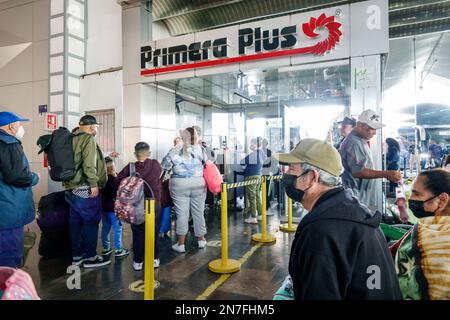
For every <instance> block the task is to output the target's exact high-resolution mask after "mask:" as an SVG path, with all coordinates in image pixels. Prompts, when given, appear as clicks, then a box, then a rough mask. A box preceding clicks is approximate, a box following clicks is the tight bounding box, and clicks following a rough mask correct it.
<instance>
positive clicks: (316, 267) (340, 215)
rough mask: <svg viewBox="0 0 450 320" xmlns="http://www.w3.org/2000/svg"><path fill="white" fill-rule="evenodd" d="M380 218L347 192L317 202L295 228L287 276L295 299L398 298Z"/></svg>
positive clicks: (330, 193)
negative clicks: (289, 277)
mask: <svg viewBox="0 0 450 320" xmlns="http://www.w3.org/2000/svg"><path fill="white" fill-rule="evenodd" d="M380 221H381V214H380V213H379V212H375V213H373V212H371V211H370V210H369V209H368V208H367V207H366V206H364V205H362V204H361V203H360V202H359V201H358V200H357V199H356V198H355V197H354V195H353V192H352V191H351V190H349V189H344V188H341V187H339V188H335V189H332V190H330V191H328V192H326V193H325V194H324V195H322V197H321V198H320V199H319V200H318V201H317V203H316V204H315V206H314V208H313V209H312V210H311V211H310V212H309V214H307V215H306V217H305V218H304V219H303V220H302V221H301V223H300V224H299V226H298V228H297V232H296V234H295V238H294V241H293V243H292V248H291V257H290V261H289V273H290V275H291V277H292V281H293V285H294V295H295V298H296V299H300V300H347V299H358V300H372V299H383V300H392V299H401V298H402V295H401V292H400V288H399V284H398V280H397V276H396V273H395V268H394V263H393V259H392V256H391V254H390V251H389V248H388V245H387V242H386V239H385V237H384V235H383V233H382V231H381V230H380V228H379V226H380Z"/></svg>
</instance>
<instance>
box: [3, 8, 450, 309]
mask: <svg viewBox="0 0 450 320" xmlns="http://www.w3.org/2000/svg"><path fill="white" fill-rule="evenodd" d="M349 2H350V1H334V2H333V4H329V1H320V0H317V1H305V0H285V1H273V0H248V1H217V0H207V1H200V2H199V3H197V2H193V1H182V0H153V1H113V0H84V1H82V0H65V1H55V0H0V108H1V111H3V109H5V110H6V111H12V112H15V113H17V114H20V115H21V116H23V117H25V118H29V119H31V120H32V121H31V122H30V123H28V124H25V125H24V126H25V130H26V135H25V138H24V140H23V146H24V150H25V153H26V155H27V157H28V159H29V162H30V165H31V168H32V169H33V171H35V172H37V173H39V175H40V179H41V182H40V184H39V185H38V186H37V187H35V188H33V195H34V201H35V203H36V207H37V204H38V202H39V200H40V198H41V197H42V196H45V195H47V194H48V193H51V192H55V191H59V190H62V189H61V185H60V184H59V183H56V182H54V181H52V180H51V179H50V178H49V176H48V169H47V168H46V166H45V163H44V159H43V156H42V155H38V151H39V149H38V147H37V146H36V140H37V137H39V136H40V135H43V134H45V133H48V130H47V127H46V126H47V123H46V113H52V114H56V119H57V124H58V126H65V127H67V128H69V129H70V130H71V129H73V128H74V127H76V126H77V123H78V119H79V118H80V116H82V115H84V114H92V115H94V116H96V117H97V119H99V120H100V122H102V124H103V125H102V126H101V127H100V131H99V134H98V136H97V142H98V144H99V145H100V147H101V148H102V150H103V151H104V152H105V153H111V152H114V151H115V152H118V153H119V154H120V156H119V157H118V158H117V159H116V167H117V168H118V170H121V169H122V168H123V167H124V166H125V165H126V164H127V163H128V162H130V161H133V159H134V154H133V148H134V145H135V144H136V143H137V142H139V141H146V142H148V143H149V145H150V146H151V152H152V158H154V159H156V160H158V161H161V160H162V158H163V157H164V156H165V155H166V154H167V152H168V151H169V149H170V148H171V147H172V146H173V140H174V138H175V137H176V136H178V135H179V134H180V130H182V129H184V128H186V127H190V126H198V127H200V128H201V138H202V140H203V141H205V142H206V144H207V145H208V147H210V148H212V149H213V150H214V151H215V153H216V155H217V165H218V167H219V170H220V171H221V174H223V177H224V181H226V182H228V183H233V182H241V181H243V177H242V167H241V165H240V164H239V162H240V161H241V160H242V159H243V157H244V156H245V155H246V154H248V153H249V150H250V149H249V148H250V141H251V139H253V138H256V137H263V138H265V139H267V141H268V148H269V149H270V150H271V151H272V152H288V151H289V150H291V149H292V148H293V147H294V146H295V145H297V143H298V142H299V141H300V140H301V139H305V138H316V139H320V140H324V141H328V142H329V143H331V144H335V143H337V142H338V141H339V139H340V121H342V120H343V118H344V117H345V116H352V117H355V118H357V117H358V115H359V114H360V113H361V112H362V111H363V110H365V109H368V108H371V109H374V110H376V111H377V112H379V113H380V114H381V117H382V121H383V123H385V124H386V127H385V128H383V130H382V131H378V132H377V135H376V137H375V138H374V139H373V141H372V150H373V156H374V160H375V164H376V167H377V168H379V169H381V168H383V167H384V166H385V159H384V156H383V155H384V154H385V143H384V141H385V139H386V138H388V137H391V138H395V139H397V140H398V141H399V142H400V145H401V147H402V150H401V164H400V169H401V170H402V175H403V177H404V179H405V180H406V179H408V178H410V177H414V176H415V175H417V172H418V170H427V169H428V168H429V167H430V166H432V163H431V162H430V159H429V156H428V143H429V140H430V139H434V140H436V141H438V143H439V144H440V145H441V146H442V148H443V149H444V150H448V152H450V98H449V95H448V88H450V59H449V55H448V52H449V50H450V33H449V32H448V30H450V22H449V21H450V1H428V0H422V1H415V0H409V1H374V3H375V4H376V5H380V3H381V7H382V8H384V7H386V12H384V13H383V12H381V15H382V16H384V15H385V16H386V17H389V21H388V24H387V23H386V26H384V25H383V26H382V29H383V28H384V29H383V30H381V31H380V32H381V34H382V36H384V37H385V38H384V40H383V41H384V42H385V44H384V42H383V43H382V44H380V46H379V48H378V47H377V44H376V43H375V44H373V43H372V44H371V43H370V42H371V39H367V38H364V37H365V35H364V31H361V34H362V36H361V35H358V36H356V34H357V33H356V32H355V33H354V34H355V35H350V34H351V33H350V30H353V29H351V28H353V27H354V26H353V25H358V24H359V23H362V24H364V25H365V21H363V22H361V21H356V20H354V21H352V19H351V18H350V11H351V10H350V9H349V8H350V4H349ZM351 2H352V4H351V5H352V6H353V5H354V6H355V8H356V6H358V5H361V6H364V5H366V4H365V2H361V1H351ZM369 2H370V3H371V2H372V1H369ZM370 3H369V4H370ZM70 5H73V7H71V8H72V9H71V10H72V11H70V12H69V13H67V10H68V8H69V7H70ZM366 6H368V5H366ZM337 7H339V8H341V7H342V8H344V11H343V12H344V15H345V14H348V16H349V17H346V19H348V20H347V23H348V24H347V25H345V26H344V27H343V28H344V29H345V31H347V32H348V33H347V34H344V36H343V37H344V38H343V39H344V40H342V41H343V42H342V44H341V47H339V45H337V49H335V50H336V52H337V56H336V57H335V56H333V52H331V53H327V54H325V55H321V56H319V57H315V56H313V57H308V58H305V59H304V60H301V59H300V60H298V63H292V61H293V60H291V58H290V57H287V58H280V60H277V61H275V62H273V61H271V60H263V61H259V62H247V63H242V64H239V63H237V64H234V65H229V66H223V67H214V68H211V70H213V71H211V72H208V71H205V70H208V69H207V68H205V69H203V70H200V69H199V70H189V71H180V72H176V73H168V74H161V75H152V76H148V77H146V76H142V75H141V71H142V70H141V68H140V64H141V60H140V59H141V57H140V52H141V46H142V45H143V44H146V43H153V42H154V44H153V45H156V46H157V45H158V41H161V43H164V44H166V45H167V46H170V45H175V44H177V42H176V41H181V40H177V39H188V38H189V37H190V36H191V35H192V37H193V38H195V37H194V36H193V35H194V34H200V35H201V34H202V32H206V33H207V32H210V33H211V34H213V35H223V34H224V31H221V30H222V29H221V28H233V27H234V26H236V25H237V24H247V23H251V24H255V25H257V24H259V25H262V26H263V27H264V23H265V22H267V21H268V20H269V19H280V20H279V21H282V19H283V18H285V16H295V15H296V14H299V15H308V14H309V13H310V12H313V14H316V12H319V13H320V12H321V11H323V10H329V11H327V12H333V13H334V12H335V11H336V9H335V8H337ZM74 8H75V9H74ZM362 8H363V9H364V10H363V11H361V12H365V10H366V7H362ZM345 10H348V11H345ZM361 10H362V9H361ZM355 12H356V9H355ZM66 14H68V16H67V17H69V18H70V17H75V19H74V21H75V22H76V23H77V28H75V29H76V30H79V29H80V28H81V29H82V30H81V31H75V33H76V32H79V34H78V35H73V34H72V35H71V33H70V30H68V29H67V30H66V29H65V27H64V26H65V24H64V22H62V21H60V20H58V19H59V18H61V17H64V16H65V15H66ZM302 17H303V16H302ZM273 23H278V22H270V23H269V26H268V27H267V28H270V27H271V26H272V25H273ZM351 24H353V25H352V26H350V25H351ZM382 24H383V23H382ZM227 30H232V29H227ZM229 32H231V31H229ZM208 35H209V34H208ZM225 35H226V33H225ZM178 36H180V37H184V38H175V37H178ZM228 36H230V37H231V36H232V35H230V34H228ZM366 37H367V36H366ZM59 38H61V39H59ZM66 38H67V39H66ZM59 40H61V41H63V42H61V43H59V42H58V41H59ZM182 41H188V40H182ZM62 43H64V44H62ZM353 44H354V46H352V45H353ZM347 46H348V49H345V48H347ZM384 48H386V49H387V50H386V52H384ZM339 50H341V51H339ZM345 50H348V52H347V51H346V52H343V51H345ZM358 50H360V52H358ZM364 50H368V51H367V52H366V51H364ZM370 50H372V51H370ZM352 52H356V53H355V54H354V55H353V53H352ZM63 59H64V60H63ZM282 59H286V60H283V61H284V62H283V61H282ZM62 61H65V62H64V63H63V62H62ZM280 61H281V62H280ZM144 69H145V68H144ZM362 71H364V72H366V77H364V79H363V78H360V79H358V75H357V73H358V72H362ZM44 106H45V111H44V109H41V107H44ZM415 148H416V149H415ZM414 149H415V152H419V157H418V158H417V163H415V162H414V161H412V160H411V159H412V158H413V157H412V152H413V151H414ZM416 164H418V165H416ZM265 174H266V175H267V176H271V175H279V174H280V171H279V167H278V163H276V161H273V162H272V163H271V166H270V168H267V169H266V171H265ZM267 186H268V188H269V191H270V192H269V196H268V198H267V201H268V205H267V208H268V210H267V231H268V232H269V233H272V234H274V235H275V237H276V241H275V242H273V243H270V244H262V243H257V242H254V241H252V235H253V234H255V233H259V232H262V226H261V223H259V224H256V225H253V224H244V217H243V207H244V203H245V202H244V201H243V197H244V188H237V189H234V190H229V192H228V193H229V194H228V247H229V256H230V258H232V259H236V260H239V261H240V262H241V269H240V271H238V272H236V273H233V274H232V275H230V276H226V277H224V276H221V275H218V274H216V273H213V272H211V271H210V270H209V269H208V263H209V262H211V261H212V260H214V259H218V258H220V255H221V240H222V237H221V210H220V209H221V202H220V194H219V195H216V197H215V199H214V204H213V205H211V206H209V207H208V208H207V209H206V210H205V219H206V223H207V229H208V233H207V235H206V239H207V241H208V244H207V246H206V249H205V250H200V249H197V246H196V241H197V240H196V239H195V236H194V234H193V232H192V227H191V231H190V233H189V234H188V236H187V242H186V253H185V254H179V253H176V252H174V251H173V250H171V246H172V244H173V243H174V242H175V241H176V240H175V239H176V233H175V228H174V226H175V217H173V221H172V227H171V230H170V231H169V233H168V234H167V235H164V236H161V239H160V243H159V248H160V260H161V265H160V267H159V268H158V269H155V279H156V282H157V287H156V289H155V297H156V299H161V300H163V299H169V300H187V299H217V300H219V299H272V297H273V294H274V293H275V292H276V290H277V289H278V288H279V286H280V285H281V283H282V282H283V280H284V278H285V277H286V275H287V274H288V262H289V254H290V245H291V242H292V240H293V238H294V235H295V234H294V233H285V232H282V231H280V230H279V227H280V224H283V223H286V222H287V214H288V212H287V208H288V200H287V197H286V196H285V193H284V190H283V188H282V186H281V184H280V183H279V181H276V180H272V181H270V182H269V183H268V184H267ZM374 192H375V193H376V197H377V200H378V204H379V210H380V211H382V212H384V213H387V212H389V207H390V205H391V204H392V202H393V199H390V198H388V197H387V195H388V193H389V190H388V182H386V181H383V182H382V181H381V180H380V181H379V184H378V185H377V190H375V191H374ZM394 200H395V199H394ZM305 214H306V211H305V210H304V209H303V208H302V207H301V205H300V204H298V203H294V205H293V222H294V223H295V224H298V223H299V222H300V221H301V218H302V217H303V216H304V215H305ZM27 228H28V230H29V231H30V232H31V233H34V234H35V235H36V239H34V240H32V241H31V242H32V243H33V245H32V246H31V247H30V249H29V251H27V255H26V256H27V258H26V261H25V266H24V270H25V271H27V272H28V273H29V274H30V275H31V277H32V278H33V280H34V282H35V285H36V288H37V290H38V293H39V294H40V296H41V298H42V299H71V300H72V299H74V300H83V299H142V298H143V291H142V281H140V280H142V279H143V272H136V271H134V270H133V268H132V258H131V255H130V256H129V257H126V258H124V259H118V258H116V259H114V258H113V259H114V260H113V262H112V265H111V266H109V267H106V268H102V269H98V270H83V271H82V279H83V280H82V289H83V290H69V289H68V288H67V277H68V274H67V266H68V265H69V264H70V257H58V258H54V259H45V258H43V257H41V256H40V255H39V253H38V245H39V240H40V230H39V227H38V226H37V224H36V222H34V223H32V224H31V225H29V226H27ZM157 236H159V235H157ZM123 237H124V245H125V247H128V248H130V247H131V241H132V237H131V229H130V228H129V226H125V227H124V235H123ZM98 245H99V250H101V241H99V244H98Z"/></svg>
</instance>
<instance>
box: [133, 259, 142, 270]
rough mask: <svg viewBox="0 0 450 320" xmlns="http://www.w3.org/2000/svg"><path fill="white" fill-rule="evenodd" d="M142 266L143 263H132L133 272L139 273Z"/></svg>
mask: <svg viewBox="0 0 450 320" xmlns="http://www.w3.org/2000/svg"><path fill="white" fill-rule="evenodd" d="M143 265H144V263H143V262H141V263H138V262H134V261H133V269H134V271H141V270H142V266H143Z"/></svg>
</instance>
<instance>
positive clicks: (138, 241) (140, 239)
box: [131, 207, 162, 263]
mask: <svg viewBox="0 0 450 320" xmlns="http://www.w3.org/2000/svg"><path fill="white" fill-rule="evenodd" d="M155 209H156V210H155V211H156V216H155V259H158V256H159V249H158V246H159V230H160V229H161V221H162V208H159V207H157V208H155ZM131 230H132V232H133V261H134V262H137V263H142V262H144V254H145V223H142V224H139V225H136V224H132V225H131Z"/></svg>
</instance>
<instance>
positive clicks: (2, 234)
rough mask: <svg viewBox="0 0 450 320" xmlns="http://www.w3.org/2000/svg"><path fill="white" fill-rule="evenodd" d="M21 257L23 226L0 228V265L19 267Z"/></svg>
mask: <svg viewBox="0 0 450 320" xmlns="http://www.w3.org/2000/svg"><path fill="white" fill-rule="evenodd" d="M22 257H23V227H20V228H14V229H5V230H0V266H1V267H11V268H19V267H20V266H21V265H22Z"/></svg>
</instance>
